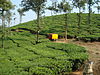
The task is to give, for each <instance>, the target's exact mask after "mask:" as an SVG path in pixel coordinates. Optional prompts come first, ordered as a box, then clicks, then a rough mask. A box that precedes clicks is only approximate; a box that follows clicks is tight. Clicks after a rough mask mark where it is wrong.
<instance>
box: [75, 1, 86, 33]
mask: <svg viewBox="0 0 100 75" xmlns="http://www.w3.org/2000/svg"><path fill="white" fill-rule="evenodd" d="M85 3H86V0H73V5H74V7H76V8H78V9H79V12H78V13H77V16H78V34H79V32H80V24H81V10H82V9H85Z"/></svg>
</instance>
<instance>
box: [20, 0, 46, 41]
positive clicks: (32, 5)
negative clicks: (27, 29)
mask: <svg viewBox="0 0 100 75" xmlns="http://www.w3.org/2000/svg"><path fill="white" fill-rule="evenodd" d="M45 2H46V0H22V2H21V5H22V7H23V8H24V9H25V10H29V9H32V10H33V11H34V12H35V13H36V14H37V39H36V43H38V42H39V32H40V15H41V14H42V12H43V9H44V6H45Z"/></svg>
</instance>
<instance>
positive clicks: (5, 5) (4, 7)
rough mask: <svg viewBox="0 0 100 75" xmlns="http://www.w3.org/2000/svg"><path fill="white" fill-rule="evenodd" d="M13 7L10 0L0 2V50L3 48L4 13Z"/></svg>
mask: <svg viewBox="0 0 100 75" xmlns="http://www.w3.org/2000/svg"><path fill="white" fill-rule="evenodd" d="M13 7H14V5H12V3H11V1H10V0H0V13H1V17H2V48H4V41H3V40H4V29H5V16H4V14H5V12H6V11H8V10H10V9H12V8H13Z"/></svg>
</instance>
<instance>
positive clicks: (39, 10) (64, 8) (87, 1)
mask: <svg viewBox="0 0 100 75" xmlns="http://www.w3.org/2000/svg"><path fill="white" fill-rule="evenodd" d="M46 2H47V0H22V1H21V7H22V8H19V9H18V10H17V11H18V12H19V15H20V23H21V21H22V16H24V15H25V14H24V12H26V11H28V10H30V9H31V10H33V11H34V12H35V13H36V14H37V40H36V43H38V42H39V32H40V18H41V15H42V14H43V13H45V12H44V9H48V10H51V12H52V11H54V12H56V13H57V12H63V13H64V14H65V16H64V21H65V24H64V28H65V39H67V26H68V23H67V20H68V13H71V10H72V9H73V8H78V9H79V12H78V13H77V16H78V28H79V29H80V24H81V14H82V10H85V7H86V5H87V6H88V12H89V13H88V24H90V23H91V13H92V6H93V5H94V4H96V5H97V6H96V8H97V9H98V13H99V11H100V1H99V0H70V1H69V0H62V1H61V2H59V0H51V2H52V5H50V6H48V7H46V4H47V3H46ZM70 3H71V4H70ZM13 8H14V5H13V4H12V3H11V1H10V0H0V13H1V15H0V16H1V20H2V33H3V34H4V27H5V21H7V22H8V24H9V25H10V21H11V15H12V14H11V12H10V10H11V9H13ZM5 15H7V16H6V17H5ZM78 33H79V31H78ZM3 37H4V35H2V43H3ZM2 47H3V44H2Z"/></svg>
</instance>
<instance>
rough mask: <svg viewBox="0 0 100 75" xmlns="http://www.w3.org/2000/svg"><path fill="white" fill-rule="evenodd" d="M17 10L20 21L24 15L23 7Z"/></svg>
mask: <svg viewBox="0 0 100 75" xmlns="http://www.w3.org/2000/svg"><path fill="white" fill-rule="evenodd" d="M17 11H18V13H19V15H20V23H21V22H22V16H25V14H24V12H25V10H24V9H23V8H22V9H20V8H19V9H18V10H17Z"/></svg>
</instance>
